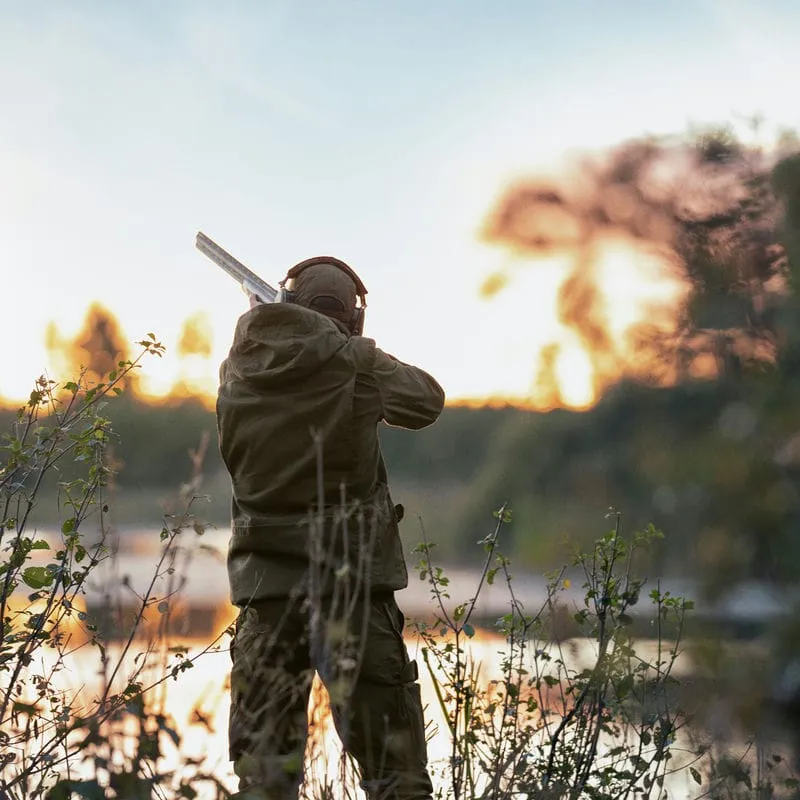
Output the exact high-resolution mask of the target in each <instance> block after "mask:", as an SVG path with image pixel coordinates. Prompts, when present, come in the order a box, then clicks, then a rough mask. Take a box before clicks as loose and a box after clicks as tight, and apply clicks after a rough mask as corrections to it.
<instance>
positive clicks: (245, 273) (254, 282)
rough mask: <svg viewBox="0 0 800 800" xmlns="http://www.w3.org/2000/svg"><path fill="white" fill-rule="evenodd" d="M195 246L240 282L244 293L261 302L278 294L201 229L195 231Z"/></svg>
mask: <svg viewBox="0 0 800 800" xmlns="http://www.w3.org/2000/svg"><path fill="white" fill-rule="evenodd" d="M195 246H196V247H197V249H198V250H199V251H200V252H201V253H202V254H203V255H204V256H207V257H208V258H210V259H211V260H212V261H213V262H214V263H215V264H216V265H217V266H218V267H220V268H221V269H223V270H225V272H227V273H228V275H230V276H231V277H232V278H233V279H234V280H235V281H236V282H237V283H239V284H241V286H242V289H243V290H244V291H245V293H246V294H248V295H250V294H254V295H256V296H257V297H258V299H259V300H261V302H262V303H274V302H275V300H276V299H277V296H278V291H277V289H274V288H273V287H272V286H270V285H269V284H268V283H267V282H266V281H265V280H262V279H261V278H259V277H258V275H256V274H255V272H253V271H252V270H249V269H248V268H247V267H246V266H245V265H244V264H242V262H241V261H238V260H237V259H235V258H234V257H233V256H232V255H231V254H230V253H229V252H228V251H227V250H223V249H222V248H221V247H220V246H219V245H218V244H217V243H216V242H214V241H212V240H211V239H209V238H208V236H206V235H205V234H204V233H203V232H202V231H198V232H197V238H196V239H195Z"/></svg>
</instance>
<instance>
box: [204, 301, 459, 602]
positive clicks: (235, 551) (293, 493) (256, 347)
mask: <svg viewBox="0 0 800 800" xmlns="http://www.w3.org/2000/svg"><path fill="white" fill-rule="evenodd" d="M443 404H444V393H443V391H442V389H441V387H440V386H439V384H438V383H437V382H436V381H435V380H434V379H433V378H432V377H431V376H430V375H428V374H427V373H425V372H424V371H423V370H421V369H418V368H416V367H412V366H409V365H406V364H403V363H401V362H399V361H397V360H396V359H393V358H392V357H390V356H388V355H386V354H385V353H383V352H382V351H381V350H379V349H378V348H377V347H376V346H375V342H374V341H373V340H372V339H368V338H365V337H362V336H347V335H345V334H344V333H343V332H342V331H341V330H340V329H339V327H337V325H336V324H335V323H334V322H333V321H332V320H331V319H329V318H328V317H326V316H324V315H322V314H320V313H318V312H316V311H312V310H310V309H307V308H302V307H300V306H297V305H289V304H287V305H283V304H269V305H258V306H256V307H255V308H253V309H251V310H250V311H249V312H247V313H246V314H244V315H243V316H242V317H241V318H240V320H239V323H238V325H237V328H236V333H235V336H234V342H233V346H232V348H231V351H230V355H229V357H228V358H227V359H226V361H225V362H224V363H223V364H222V367H221V370H220V389H219V395H218V400H217V418H218V427H219V441H220V450H221V452H222V457H223V459H224V461H225V464H226V466H227V468H228V471H229V473H230V475H231V479H232V485H233V530H234V537H233V540H232V546H231V551H230V554H231V558H232V561H231V562H229V564H230V566H231V567H232V573H231V578H232V584H233V583H237V582H241V578H242V576H241V572H242V569H240V567H242V565H243V564H244V562H245V561H246V562H247V565H248V569H250V571H251V572H252V571H253V569H252V568H253V567H254V561H260V562H261V563H260V566H259V568H258V578H257V579H256V580H258V581H260V583H261V585H263V586H267V585H269V586H270V587H272V589H271V592H270V593H271V594H272V593H274V592H277V591H281V592H283V591H285V590H286V586H287V582H288V581H289V580H290V574H291V580H292V581H297V580H299V579H300V578H299V576H300V573H301V572H302V570H301V566H302V565H301V563H300V562H301V561H303V560H304V559H305V548H306V545H307V541H306V535H307V534H306V530H305V529H303V528H298V522H299V521H300V520H301V519H302V518H303V517H305V515H307V514H308V512H309V511H310V510H311V509H313V508H317V507H318V503H319V499H320V498H319V480H318V462H319V460H320V451H321V460H322V486H323V490H324V494H325V497H324V504H323V505H325V506H326V507H331V506H335V505H338V504H339V503H340V502H341V499H342V487H344V498H345V500H346V502H348V503H350V502H353V501H356V502H359V503H361V504H364V505H365V506H368V507H371V508H372V509H374V511H375V513H377V514H378V518H379V519H382V520H383V521H382V523H381V525H382V527H383V528H385V527H387V526H389V527H392V526H393V522H394V520H393V519H392V509H391V508H390V507H387V506H390V504H391V501H390V499H389V495H388V489H387V487H386V472H385V468H384V465H383V459H382V456H381V451H380V444H379V440H378V432H377V425H378V423H379V422H381V421H385V422H387V423H388V424H392V425H400V426H403V427H407V428H413V429H417V428H421V427H424V426H426V425H429V424H431V423H432V422H434V421H435V420H436V419H437V418H438V416H439V414H440V413H441V410H442V406H443ZM315 437H316V439H317V440H318V441H319V443H320V445H319V446H318V445H317V444H315ZM394 527H396V523H394ZM287 529H288V530H287ZM382 534H383V535H384V538H385V541H384V547H383V550H384V551H385V552H383V553H378V555H380V556H382V557H384V559H385V560H386V559H388V560H387V561H386V563H385V564H383V565H381V564H378V565H376V567H377V568H378V569H379V571H380V569H382V570H383V572H384V575H383V581H384V582H385V583H386V587H387V588H392V589H397V588H402V586H404V585H405V580H406V578H405V564H404V561H403V558H402V552H401V551H400V550H399V541H394V538H395V537H396V531H383V532H382ZM387 549H390V550H393V551H395V552H394V553H393V554H391V557H390V553H389V552H388V551H387ZM251 554H252V555H251ZM245 555H249V556H250V557H249V558H247V559H245V557H244V556H245ZM270 556H272V562H273V566H272V568H270V566H269V564H268V563H267V562H268V561H269V559H270ZM398 559H399V560H400V562H403V563H402V566H401V565H400V564H395V565H394V567H392V566H391V564H390V563H389V562H390V561H392V560H393V561H397V560H398ZM387 572H388V573H393V574H392V575H387V574H385V573H387ZM234 573H235V574H237V575H239V578H238V579H236V578H234ZM269 573H272V575H271V576H270V575H269ZM276 576H279V577H280V578H281V580H280V581H279V583H278V584H276V583H275V582H274V580H273V579H274V578H275V577H276ZM379 577H380V576H379V575H378V574H377V573H376V575H375V578H376V579H378V578H379ZM378 583H379V584H380V583H381V582H380V581H378ZM245 584H246V586H245V585H242V586H241V589H234V602H241V598H242V594H241V593H242V592H243V591H253V584H252V581H251V580H247V581H245ZM256 591H257V594H258V595H262V594H263V592H261V591H258V590H256Z"/></svg>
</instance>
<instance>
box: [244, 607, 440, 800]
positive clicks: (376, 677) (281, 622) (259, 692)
mask: <svg viewBox="0 0 800 800" xmlns="http://www.w3.org/2000/svg"><path fill="white" fill-rule="evenodd" d="M318 605H319V606H320V608H319V609H318V613H317V614H312V613H311V610H310V609H309V603H308V601H307V600H306V599H304V598H299V599H295V600H273V599H270V600H261V601H256V602H254V603H252V604H251V605H250V606H249V607H247V608H244V609H242V610H241V611H240V613H239V618H238V620H237V623H236V635H235V638H234V641H233V645H232V647H231V655H232V659H233V666H232V670H231V714H230V728H229V742H230V757H231V760H232V761H233V762H234V770H235V772H236V774H237V775H238V776H239V787H240V792H242V796H243V797H244V796H247V797H254V798H258V797H261V798H269V799H270V800H273V799H274V800H283V798H289V797H296V796H297V789H298V787H299V785H300V784H301V782H302V778H303V762H304V753H305V748H306V738H307V735H308V716H307V709H308V700H309V692H310V689H311V682H312V679H313V676H314V672H315V671H316V672H317V673H318V674H319V675H320V678H321V679H322V681H323V683H324V684H325V686H326V688H327V689H328V693H329V695H330V698H331V710H332V713H333V720H334V724H335V725H336V729H337V731H338V733H339V736H340V738H341V740H342V744H343V746H344V749H345V751H346V752H347V753H349V754H350V755H352V756H353V757H354V759H355V761H356V762H357V764H358V766H359V768H360V772H361V779H362V782H361V785H362V787H363V788H364V790H365V791H366V793H367V795H368V796H369V797H370V798H374V799H375V800H378V799H380V800H423V799H426V798H430V797H431V796H432V791H433V790H432V786H431V781H430V777H429V775H428V771H427V753H426V744H425V726H424V719H423V712H422V703H421V699H420V687H419V684H418V683H417V677H418V676H417V665H416V662H414V661H411V660H410V659H409V656H408V652H407V649H406V647H405V643H404V642H403V625H404V618H403V614H402V612H401V611H400V609H399V608H398V607H397V603H396V602H395V599H394V595H393V594H392V593H383V594H380V595H373V596H371V597H369V598H368V599H356V600H355V601H353V603H352V605H351V607H349V608H348V609H347V610H345V609H344V608H343V607H342V604H341V603H339V604H338V605H339V608H333V607H331V605H330V601H326V600H323V601H322V602H321V603H318ZM334 605H335V604H334Z"/></svg>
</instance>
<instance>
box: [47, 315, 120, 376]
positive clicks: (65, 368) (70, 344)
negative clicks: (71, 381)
mask: <svg viewBox="0 0 800 800" xmlns="http://www.w3.org/2000/svg"><path fill="white" fill-rule="evenodd" d="M45 345H46V347H47V350H48V352H49V354H50V356H51V357H52V358H53V359H54V361H55V363H56V369H57V372H58V374H59V375H77V374H79V372H80V371H81V369H86V371H87V378H88V379H89V380H91V381H97V380H99V379H100V378H101V377H103V376H107V375H108V373H109V372H112V371H113V370H115V369H116V368H117V364H118V362H120V361H125V360H127V359H128V356H129V346H128V340H127V338H126V337H125V335H124V334H123V333H122V330H121V327H120V324H119V321H118V320H117V318H116V317H115V316H114V315H113V314H112V312H111V311H109V310H108V309H107V308H105V307H104V306H102V305H101V304H100V303H93V304H92V305H91V306H90V307H89V309H88V311H87V312H86V316H85V318H84V321H83V325H82V327H81V329H80V330H79V331H78V333H77V334H76V335H75V337H74V338H72V339H69V338H67V337H63V336H61V334H60V333H59V331H58V328H57V326H56V324H55V323H54V322H51V323H50V324H49V325H48V327H47V331H46V334H45ZM133 379H134V378H133V376H131V378H130V379H129V380H128V383H129V385H130V384H131V383H132V381H133Z"/></svg>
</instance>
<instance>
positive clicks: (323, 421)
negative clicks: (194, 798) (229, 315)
mask: <svg viewBox="0 0 800 800" xmlns="http://www.w3.org/2000/svg"><path fill="white" fill-rule="evenodd" d="M281 287H282V291H281V300H282V302H278V303H269V304H262V303H260V302H259V301H258V299H257V298H251V308H250V310H249V311H247V312H246V313H245V314H243V315H242V317H240V319H239V321H238V323H237V326H236V332H235V335H234V341H233V345H232V347H231V350H230V353H229V355H228V358H227V359H226V360H225V361H224V362H223V364H222V367H221V370H220V387H219V394H218V399H217V422H218V431H219V442H220V450H221V452H222V457H223V459H224V461H225V464H226V466H227V468H228V471H229V472H230V476H231V482H232V491H233V503H232V515H233V524H232V536H231V542H230V547H229V553H228V574H229V578H230V588H231V599H232V602H233V603H234V604H236V605H238V606H239V607H240V612H239V617H238V620H237V625H236V635H235V638H234V642H233V645H232V647H231V654H232V659H233V666H232V670H231V717H230V730H229V739H230V756H231V759H232V760H233V761H234V769H235V771H236V774H237V775H238V776H239V786H240V792H242V794H243V796H245V795H247V796H253V797H266V798H284V797H292V796H296V793H297V788H298V786H299V785H300V783H301V781H302V777H303V772H302V770H303V763H304V758H303V755H304V750H305V747H306V737H307V705H308V697H309V690H310V686H311V678H312V677H313V674H314V670H316V671H317V672H318V674H319V675H320V677H321V678H322V680H323V682H324V683H325V684H326V686H327V688H328V691H329V694H330V697H331V710H332V712H333V717H334V722H335V724H336V728H337V731H338V732H339V735H340V738H341V739H342V742H343V745H344V747H345V750H346V751H347V752H348V753H349V754H351V755H352V756H353V757H354V758H355V760H356V762H357V763H358V765H359V768H360V771H361V779H362V786H363V787H364V789H365V790H366V791H367V794H368V796H369V797H371V798H387V800H388V799H389V798H391V799H392V800H416V799H417V798H429V797H431V793H432V788H431V782H430V778H429V776H428V771H427V756H426V744H425V730H424V720H423V713H422V704H421V700H420V692H419V684H418V683H417V677H418V675H417V667H416V663H415V662H413V661H411V660H410V659H409V656H408V653H407V650H406V647H405V644H404V642H403V638H402V633H403V625H404V618H403V614H402V612H401V611H400V610H399V608H398V607H397V604H396V602H395V598H394V592H395V591H396V590H398V589H402V588H404V587H405V586H406V585H407V583H408V576H407V571H406V565H405V560H404V557H403V552H402V547H401V544H400V539H399V533H398V525H397V524H398V522H399V519H400V517H401V516H402V507H400V506H397V507H395V506H394V505H393V503H392V500H391V497H390V494H389V490H388V486H387V475H386V469H385V466H384V463H383V458H382V455H381V449H380V445H379V441H378V434H377V426H378V424H379V423H380V422H386V423H388V424H389V425H396V426H401V427H405V428H409V429H419V428H422V427H425V426H427V425H430V424H431V423H433V422H434V421H435V420H436V419H437V418H438V416H439V414H440V413H441V410H442V407H443V405H444V392H443V391H442V388H441V387H440V386H439V384H438V383H437V382H436V381H435V380H434V379H433V378H432V377H431V376H430V375H428V374H427V373H426V372H424V371H423V370H421V369H419V368H417V367H414V366H410V365H408V364H404V363H402V362H400V361H398V360H396V359H395V358H393V357H392V356H389V355H387V354H386V353H384V352H382V351H381V350H380V349H378V348H377V347H376V346H375V342H374V341H373V340H372V339H368V338H365V337H364V336H362V335H361V334H362V328H363V322H364V308H365V306H366V298H365V296H366V288H365V287H364V285H363V283H362V282H361V280H360V279H359V277H358V276H357V275H356V274H355V272H353V270H351V269H350V267H349V266H348V265H347V264H345V263H344V262H342V261H339V260H338V259H335V258H332V257H327V256H323V257H317V258H312V259H308V260H307V261H304V262H301V263H300V264H297V265H296V266H295V267H293V268H292V269H291V270H290V271H289V273H288V274H287V277H286V279H285V280H284V281H283V282H282V283H281Z"/></svg>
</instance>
